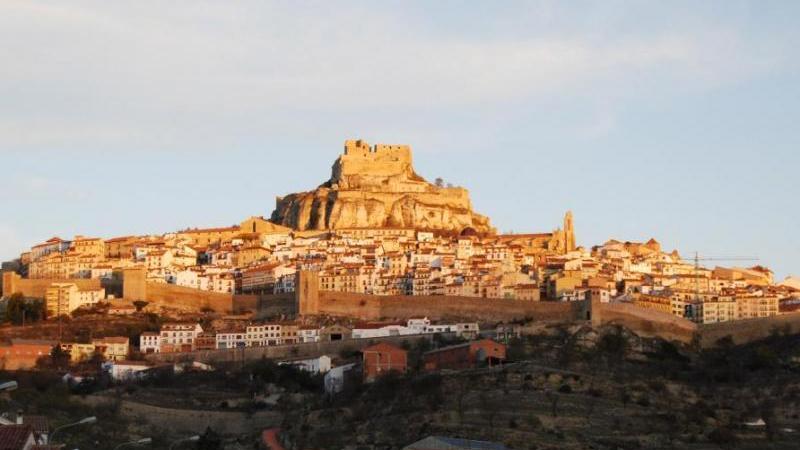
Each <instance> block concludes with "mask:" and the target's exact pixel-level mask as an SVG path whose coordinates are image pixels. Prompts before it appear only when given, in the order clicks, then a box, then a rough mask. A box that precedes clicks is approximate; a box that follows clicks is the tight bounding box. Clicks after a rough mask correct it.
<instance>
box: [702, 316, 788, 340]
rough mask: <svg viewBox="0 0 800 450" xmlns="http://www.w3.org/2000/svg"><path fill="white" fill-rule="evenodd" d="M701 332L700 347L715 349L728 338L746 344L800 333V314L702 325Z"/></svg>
mask: <svg viewBox="0 0 800 450" xmlns="http://www.w3.org/2000/svg"><path fill="white" fill-rule="evenodd" d="M699 331H700V333H699V334H700V345H702V346H703V347H713V346H714V345H716V343H717V341H718V340H720V339H722V338H724V337H726V336H730V337H731V338H732V339H733V342H734V343H736V344H744V343H747V342H752V341H757V340H759V339H764V338H766V337H769V335H770V334H772V333H775V332H783V331H788V332H789V333H792V334H798V333H800V312H792V313H788V314H781V315H779V316H772V317H763V318H759V319H748V320H737V321H735V322H721V323H712V324H707V325H701V326H700V327H699Z"/></svg>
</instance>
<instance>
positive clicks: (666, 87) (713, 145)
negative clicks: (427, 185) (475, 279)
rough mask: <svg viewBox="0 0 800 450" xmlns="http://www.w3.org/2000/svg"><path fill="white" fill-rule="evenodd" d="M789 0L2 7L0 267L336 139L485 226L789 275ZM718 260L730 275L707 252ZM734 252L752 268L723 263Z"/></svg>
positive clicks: (793, 135)
mask: <svg viewBox="0 0 800 450" xmlns="http://www.w3.org/2000/svg"><path fill="white" fill-rule="evenodd" d="M798 15H800V2H794V1H786V2H780V1H752V2H742V1H733V0H730V1H719V2H715V1H707V2H695V1H687V2H682V1H669V2H666V1H660V2H656V1H653V2H648V1H629V2H619V1H611V0H609V1H597V2H589V1H586V2H584V1H574V2H546V1H545V2H515V1H504V2H478V1H446V0H442V1H436V2H414V1H398V2H391V1H381V2H373V1H364V2H346V1H337V2H329V1H320V2H313V1H300V2H275V3H271V2H263V1H254V2H240V1H232V2H205V1H198V0H192V1H183V2H182V1H174V2H156V1H147V0H137V1H128V2H105V1H96V2H91V1H71V2H63V1H27V0H4V1H3V2H1V3H0V174H2V179H3V183H2V189H0V205H2V209H1V210H0V259H3V260H5V259H9V258H13V257H15V256H18V254H19V253H20V252H21V251H23V250H25V249H26V248H28V247H30V246H31V245H33V244H35V243H38V242H41V241H43V240H45V239H47V238H50V237H52V236H54V235H57V236H61V237H64V238H68V237H72V236H74V235H76V234H83V235H90V236H100V237H113V236H119V235H127V234H145V233H163V232H167V231H174V230H177V229H181V228H184V227H188V226H200V227H204V226H227V225H231V224H234V223H238V222H240V221H241V220H242V219H244V218H245V217H249V216H252V215H265V216H269V214H270V213H271V211H272V209H273V208H274V206H275V197H276V196H278V195H284V194H287V193H290V192H296V191H302V190H308V189H311V188H313V187H316V186H317V185H319V184H320V183H322V182H323V181H325V180H326V179H327V178H328V177H329V176H330V166H331V164H332V163H333V161H334V160H335V158H336V157H337V156H338V154H339V153H340V152H341V150H342V146H343V143H344V141H345V139H352V138H362V139H365V140H367V141H368V142H371V143H375V142H380V143H389V144H409V145H411V146H412V148H413V152H414V162H415V168H416V170H417V172H418V173H419V174H421V175H422V176H425V177H427V178H428V179H429V180H432V179H434V178H436V177H442V178H444V179H445V181H447V182H452V183H453V184H456V185H460V186H464V187H467V188H468V189H469V190H470V192H471V195H472V201H473V206H474V208H475V210H476V211H478V212H480V213H482V214H486V215H488V216H490V217H491V219H492V222H493V224H494V225H495V226H496V227H497V228H498V230H500V231H503V232H507V231H514V232H543V231H549V230H552V229H554V228H555V227H557V226H559V225H560V222H561V219H562V216H563V214H564V212H565V211H567V210H572V211H573V213H574V215H575V229H576V234H577V240H578V243H579V244H580V245H584V246H587V247H588V246H591V245H596V244H602V243H603V242H605V241H606V240H608V239H610V238H616V239H619V240H646V239H649V238H650V237H655V238H656V239H658V240H659V241H660V242H661V243H662V245H663V246H664V247H665V248H666V249H669V250H671V249H678V250H679V251H680V252H681V253H682V254H683V255H687V256H688V255H689V254H691V253H693V252H695V251H697V252H699V253H700V254H701V255H704V256H707V257H718V258H725V257H755V258H758V261H754V262H753V264H755V263H760V264H763V265H766V266H769V267H771V268H772V269H773V270H774V271H775V273H776V278H778V279H782V278H783V277H784V276H787V275H790V274H795V275H800V258H798V256H799V255H800V239H799V238H798V234H797V232H798V230H799V229H800V195H799V194H800V188H799V187H798V183H797V173H798V167H800V145H799V144H800V126H798V119H800V52H798V50H797V49H798V48H800V27H798V26H797V17H798ZM709 264H720V265H732V264H734V263H733V262H728V261H715V262H709ZM735 264H739V265H742V264H750V263H749V262H744V263H743V262H736V263H735Z"/></svg>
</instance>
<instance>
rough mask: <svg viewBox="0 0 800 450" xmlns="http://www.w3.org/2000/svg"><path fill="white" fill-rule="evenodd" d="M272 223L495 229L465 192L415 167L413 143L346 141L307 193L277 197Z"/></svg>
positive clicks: (308, 226) (307, 227)
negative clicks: (327, 171) (327, 173)
mask: <svg viewBox="0 0 800 450" xmlns="http://www.w3.org/2000/svg"><path fill="white" fill-rule="evenodd" d="M271 220H272V221H273V222H275V223H279V224H281V225H284V226H288V227H292V228H294V229H296V230H326V229H341V228H387V227H388V228H415V229H420V230H443V231H451V232H461V231H463V230H465V229H467V228H472V229H474V230H475V231H476V232H479V233H493V232H494V229H493V228H492V227H491V225H490V223H489V219H488V218H487V217H485V216H481V215H480V214H476V213H474V212H473V211H472V204H471V202H470V200H469V191H467V190H466V189H464V188H460V187H442V186H436V185H433V184H431V183H428V182H427V181H425V179H424V178H422V177H420V176H419V175H417V174H416V172H414V168H413V165H412V159H411V148H410V147H409V146H406V145H381V144H379V145H375V146H374V147H370V146H369V144H367V143H366V142H364V141H360V140H359V141H347V142H345V148H344V153H343V154H342V155H340V156H339V158H338V159H337V160H336V162H334V164H333V167H332V174H331V178H330V180H328V181H327V182H325V183H323V184H322V185H321V186H319V187H318V188H317V189H315V190H313V191H309V192H300V193H294V194H289V195H287V196H285V197H278V199H277V201H276V207H275V211H273V213H272V219H271Z"/></svg>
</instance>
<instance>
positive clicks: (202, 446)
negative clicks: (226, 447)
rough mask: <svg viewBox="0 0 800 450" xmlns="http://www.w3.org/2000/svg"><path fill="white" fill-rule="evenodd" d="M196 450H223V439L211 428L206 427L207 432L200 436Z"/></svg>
mask: <svg viewBox="0 0 800 450" xmlns="http://www.w3.org/2000/svg"><path fill="white" fill-rule="evenodd" d="M195 448H196V449H198V450H219V449H221V448H222V438H221V437H220V436H219V434H217V432H216V431H214V430H212V429H211V427H206V431H205V432H204V433H203V434H202V435H201V436H200V440H199V441H197V445H195Z"/></svg>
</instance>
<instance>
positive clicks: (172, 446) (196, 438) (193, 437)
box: [169, 435, 200, 450]
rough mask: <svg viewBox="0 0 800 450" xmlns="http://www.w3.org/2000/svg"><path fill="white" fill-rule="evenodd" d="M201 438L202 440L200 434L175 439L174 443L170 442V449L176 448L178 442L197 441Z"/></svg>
mask: <svg viewBox="0 0 800 450" xmlns="http://www.w3.org/2000/svg"><path fill="white" fill-rule="evenodd" d="M199 440H200V436H198V435H194V436H189V437H187V438H183V439H178V440H177V441H175V442H173V443H172V444H170V446H169V450H172V449H173V448H175V446H176V445H178V444H180V443H182V442H197V441H199Z"/></svg>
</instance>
